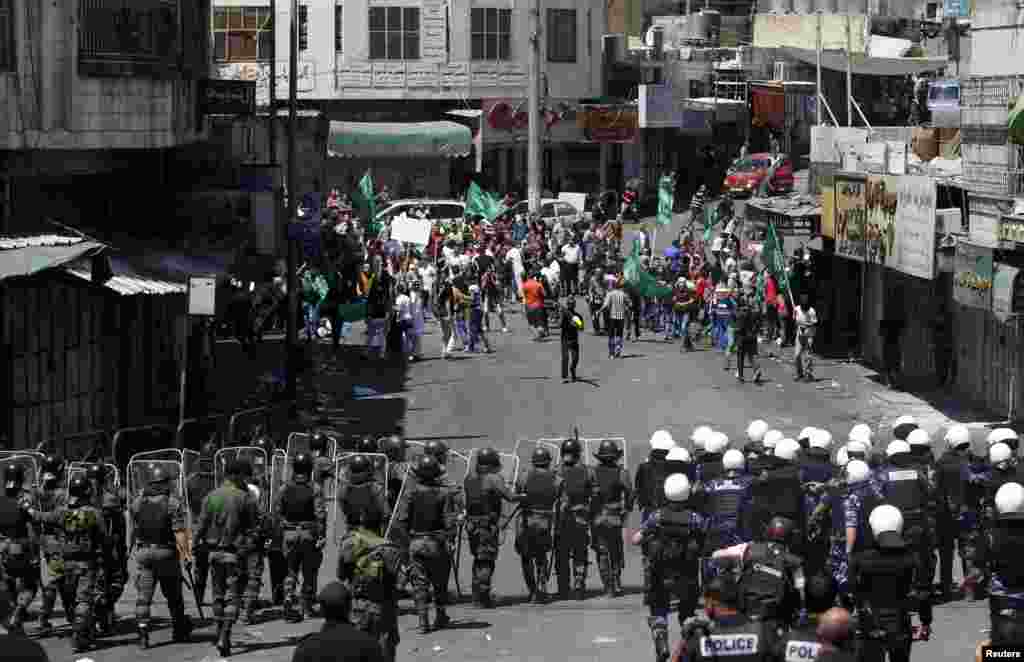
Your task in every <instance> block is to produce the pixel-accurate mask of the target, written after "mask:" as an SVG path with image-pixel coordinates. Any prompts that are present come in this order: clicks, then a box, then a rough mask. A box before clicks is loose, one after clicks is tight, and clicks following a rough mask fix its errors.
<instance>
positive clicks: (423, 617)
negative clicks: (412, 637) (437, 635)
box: [419, 607, 431, 634]
mask: <svg viewBox="0 0 1024 662" xmlns="http://www.w3.org/2000/svg"><path fill="white" fill-rule="evenodd" d="M419 615H420V627H419V633H420V634H430V630H431V627H430V609H429V608H427V607H420V609H419Z"/></svg>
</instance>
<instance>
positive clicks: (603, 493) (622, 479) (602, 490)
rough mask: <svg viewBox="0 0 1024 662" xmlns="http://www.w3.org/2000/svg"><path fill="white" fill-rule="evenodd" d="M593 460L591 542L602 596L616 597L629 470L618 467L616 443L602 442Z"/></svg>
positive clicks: (628, 496)
mask: <svg viewBox="0 0 1024 662" xmlns="http://www.w3.org/2000/svg"><path fill="white" fill-rule="evenodd" d="M673 450H675V449H673ZM680 450H684V449H680ZM671 454H672V451H669V455H671ZM594 457H596V458H597V461H598V465H597V466H596V467H594V482H595V486H596V492H595V494H594V496H593V498H592V499H591V502H590V506H591V511H590V519H591V530H590V535H591V541H592V543H593V546H594V555H595V556H596V557H597V568H598V572H599V573H600V574H601V583H602V584H603V585H604V589H605V593H606V594H607V595H608V596H609V597H618V596H621V595H622V594H623V591H622V567H623V564H624V563H625V554H624V549H623V540H622V527H623V526H624V525H625V519H626V516H627V515H628V514H629V513H630V512H631V511H632V510H633V491H632V489H631V487H630V482H629V471H627V470H626V469H625V468H624V467H621V466H619V461H620V459H621V458H622V449H621V448H619V446H618V444H616V443H615V442H614V441H612V440H611V439H605V440H603V441H602V442H601V445H600V446H598V449H597V452H596V453H594ZM666 459H667V458H666ZM669 462H671V460H669Z"/></svg>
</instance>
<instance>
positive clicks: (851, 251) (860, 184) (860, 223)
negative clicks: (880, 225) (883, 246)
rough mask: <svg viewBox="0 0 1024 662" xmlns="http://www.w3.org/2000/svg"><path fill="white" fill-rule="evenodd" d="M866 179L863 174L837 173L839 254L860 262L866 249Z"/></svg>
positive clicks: (837, 246) (837, 235)
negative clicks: (852, 175) (859, 175)
mask: <svg viewBox="0 0 1024 662" xmlns="http://www.w3.org/2000/svg"><path fill="white" fill-rule="evenodd" d="M866 183H867V182H866V181H865V180H864V178H862V177H850V176H848V175H840V174H837V175H836V176H835V190H836V219H835V234H836V255H838V256H840V257H845V258H847V259H849V260H857V261H859V262H863V261H864V258H865V255H866V253H867V242H866V234H867V232H866V230H867V228H866V226H867V201H866V199H865V188H866V186H865V185H866Z"/></svg>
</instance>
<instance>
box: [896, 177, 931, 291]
mask: <svg viewBox="0 0 1024 662" xmlns="http://www.w3.org/2000/svg"><path fill="white" fill-rule="evenodd" d="M896 190H897V191H898V195H899V198H898V201H897V203H896V241H895V242H893V243H894V244H895V245H894V247H893V258H894V260H893V263H892V266H893V268H895V269H896V270H897V271H902V272H903V273H905V274H910V275H911V276H917V277H918V278H924V279H926V280H931V279H933V278H935V204H936V188H935V180H933V179H932V178H931V177H911V176H909V175H904V176H902V177H900V178H899V183H898V184H897V186H896Z"/></svg>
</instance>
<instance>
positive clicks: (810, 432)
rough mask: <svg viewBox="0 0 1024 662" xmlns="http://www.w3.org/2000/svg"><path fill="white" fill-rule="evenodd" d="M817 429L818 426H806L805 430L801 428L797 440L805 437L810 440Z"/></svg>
mask: <svg viewBox="0 0 1024 662" xmlns="http://www.w3.org/2000/svg"><path fill="white" fill-rule="evenodd" d="M817 429H818V428H812V427H806V428H804V429H803V430H800V434H798V435H797V436H796V440H797V441H803V440H804V439H807V440H808V442H810V439H811V437H812V436H814V433H815V431H816V430H817Z"/></svg>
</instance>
